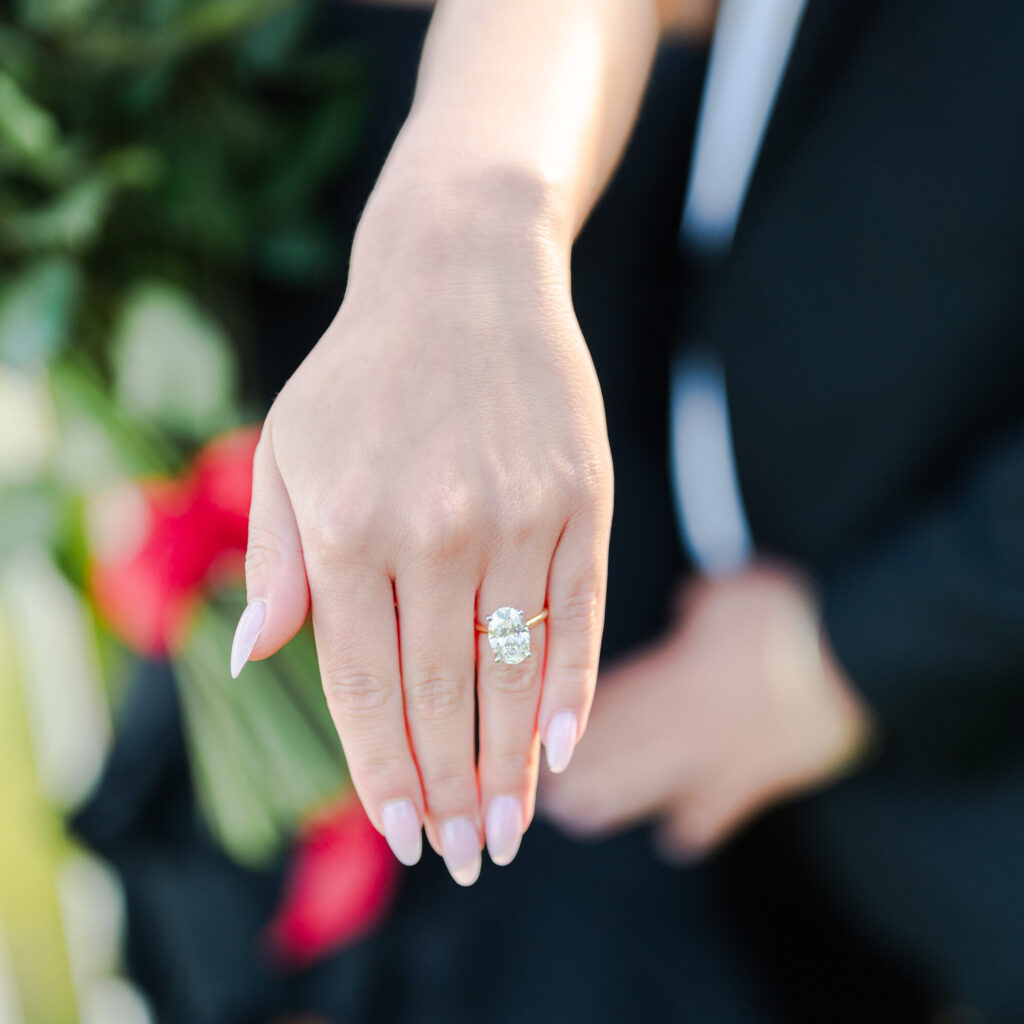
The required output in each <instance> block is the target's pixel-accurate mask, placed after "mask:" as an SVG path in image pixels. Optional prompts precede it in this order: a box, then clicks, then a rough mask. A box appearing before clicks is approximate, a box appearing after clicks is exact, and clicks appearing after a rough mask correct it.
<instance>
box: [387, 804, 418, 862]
mask: <svg viewBox="0 0 1024 1024" xmlns="http://www.w3.org/2000/svg"><path fill="white" fill-rule="evenodd" d="M380 820H381V824H382V825H383V826H384V838H385V839H386V840H387V841H388V846H390V847H391V852H392V853H393V854H394V855H395V856H396V857H397V858H398V859H399V860H400V861H401V862H402V863H403V864H404V865H405V866H406V867H412V865H413V864H415V863H417V862H418V861H419V859H420V854H422V853H423V827H422V825H421V824H420V817H419V815H418V814H417V813H416V808H415V807H414V806H413V803H412V801H411V800H404V799H403V800H390V801H388V803H386V804H385V805H384V806H383V807H382V808H381V809H380Z"/></svg>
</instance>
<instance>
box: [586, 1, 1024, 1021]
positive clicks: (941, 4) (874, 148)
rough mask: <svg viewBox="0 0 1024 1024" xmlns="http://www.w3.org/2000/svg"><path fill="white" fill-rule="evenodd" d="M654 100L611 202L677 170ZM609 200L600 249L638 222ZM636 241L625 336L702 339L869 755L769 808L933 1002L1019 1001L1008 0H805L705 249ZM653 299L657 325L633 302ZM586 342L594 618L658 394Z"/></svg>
mask: <svg viewBox="0 0 1024 1024" xmlns="http://www.w3.org/2000/svg"><path fill="white" fill-rule="evenodd" d="M665 77H666V75H665V72H664V71H663V72H662V78H661V79H660V80H658V79H656V81H655V83H654V88H655V90H658V89H660V88H664V87H665V86H664V83H665ZM652 100H653V105H654V107H655V108H656V110H655V112H654V113H653V114H652V115H651V116H652V117H654V118H655V119H656V118H657V117H658V116H664V115H663V114H659V111H663V109H664V105H667V103H668V100H667V99H659V98H658V97H657V96H654V97H652ZM670 123H671V122H670V119H668V118H666V123H664V124H662V125H661V126H660V127H661V132H662V134H660V135H658V136H656V137H657V138H660V139H661V141H662V145H663V146H664V149H663V152H662V156H663V157H664V158H665V160H664V163H663V165H662V167H661V169H660V170H653V169H651V168H652V167H653V160H654V158H655V152H656V147H657V143H656V142H655V141H654V139H655V136H654V133H652V132H650V131H648V135H647V136H645V135H644V130H645V129H644V125H643V124H642V125H641V127H640V132H639V134H638V138H637V140H636V146H637V147H638V148H641V149H642V148H643V147H647V151H648V155H647V157H646V160H647V161H648V163H647V164H645V166H647V167H648V169H647V170H646V171H645V172H640V171H631V170H630V165H629V163H627V167H626V171H627V173H634V174H635V175H638V174H641V173H646V174H647V175H649V176H650V179H649V180H645V181H644V187H643V188H642V189H637V188H636V187H635V185H636V181H634V188H633V189H632V193H631V195H632V206H631V210H632V212H633V213H635V214H636V216H637V217H638V218H639V219H642V218H643V217H644V216H647V215H651V216H654V213H653V210H654V208H655V206H656V204H658V203H661V204H663V209H668V208H669V192H670V190H671V187H672V185H671V178H672V176H680V175H681V176H685V168H686V160H687V159H688V138H689V136H688V133H687V132H685V131H683V132H680V135H682V136H683V137H684V139H686V140H687V142H686V143H685V144H684V145H683V146H682V149H683V152H682V154H680V153H679V152H678V149H679V145H678V143H677V141H676V140H674V139H673V138H672V136H671V135H669V134H665V128H666V125H667V124H670ZM665 140H668V143H667V144H666V143H665ZM630 159H631V160H638V159H639V158H638V155H637V154H636V153H633V154H631V156H630ZM666 172H667V174H668V175H669V177H666V178H661V177H659V176H658V175H659V174H661V173H666ZM620 184H621V183H619V184H617V186H616V187H619V185H620ZM677 189H681V186H677ZM674 198H675V201H676V202H677V203H678V202H679V200H680V198H681V191H677V193H676V195H675V197H674ZM611 203H620V204H622V205H623V206H625V203H626V196H625V194H624V193H616V192H615V191H614V189H613V193H612V194H611V195H610V196H609V204H611ZM602 215H603V216H611V215H610V214H608V213H607V211H605V210H602V211H599V216H602ZM675 217H676V219H674V220H672V221H671V227H673V228H674V226H675V225H676V224H678V219H677V217H678V207H677V208H676V213H675ZM670 219H671V218H670ZM627 221H628V217H627V215H624V214H620V215H619V220H618V222H617V225H616V228H617V230H618V231H619V232H620V235H621V237H622V238H623V239H624V240H625V244H626V245H631V244H635V245H640V244H647V242H648V241H649V239H647V238H645V237H643V233H642V232H638V234H637V238H636V239H635V240H634V239H633V238H631V236H630V234H629V232H630V231H633V232H637V231H638V229H636V228H635V227H630V226H629V224H628V222H627ZM606 227H607V226H606ZM594 228H595V231H596V230H602V229H603V228H602V226H601V225H600V224H595V225H594ZM608 230H609V231H610V230H611V229H610V228H608ZM657 230H658V229H656V228H654V227H652V228H651V229H650V233H651V235H652V236H654V235H655V234H656V232H657ZM657 237H659V238H660V239H661V241H660V242H659V243H658V245H656V246H648V249H647V251H646V252H645V253H643V254H642V253H640V252H639V251H637V252H636V253H634V252H633V251H629V252H627V253H626V254H622V253H620V254H619V257H620V262H622V263H624V264H625V265H626V267H627V269H626V273H627V276H635V277H637V278H638V279H637V280H636V281H635V282H633V283H632V284H631V285H630V287H631V288H632V293H633V294H634V295H638V296H640V298H639V299H635V300H634V301H635V302H636V310H634V313H635V315H636V320H635V321H634V322H635V323H637V324H639V325H640V327H639V329H638V330H637V331H636V332H635V333H633V335H632V336H633V337H634V338H635V339H636V341H635V342H634V344H635V345H637V344H639V343H640V339H641V338H644V337H645V335H644V334H643V333H642V332H644V331H650V332H651V336H653V337H655V338H661V339H662V340H661V341H660V345H661V346H662V347H665V348H667V347H668V346H670V345H672V344H685V343H686V340H687V339H689V338H699V339H700V340H701V342H702V343H704V344H710V345H711V346H712V347H713V348H715V349H716V350H717V352H718V354H719V355H720V357H721V359H722V362H723V364H724V366H725V373H726V383H727V389H728V397H729V408H730V416H731V423H732V430H733V440H734V446H735V455H736V460H737V468H738V475H739V481H740V487H741V490H742V495H743V499H744V503H745V507H746V511H747V514H748V518H749V521H750V524H751V528H752V532H753V535H754V539H755V542H756V544H757V546H758V548H759V549H760V550H761V551H763V552H767V553H771V554H776V555H780V556H782V557H784V558H787V559H789V560H791V561H794V562H796V563H798V564H799V565H801V566H803V567H805V568H806V569H808V570H810V571H811V572H812V573H813V574H814V575H815V576H816V578H817V579H818V581H819V583H820V586H821V588H822V594H823V600H824V615H825V624H826V627H827V630H828V633H829V636H830V638H831V641H832V643H833V645H834V647H835V649H836V651H837V653H838V656H839V658H840V660H841V662H842V663H843V665H844V666H845V668H846V670H847V672H848V674H849V675H850V677H851V678H852V680H853V681H854V682H855V684H856V685H857V687H858V688H859V689H860V690H861V691H862V692H863V693H864V694H865V696H866V697H867V699H868V700H869V702H870V703H871V705H872V706H873V708H874V709H875V711H876V713H877V715H878V718H879V721H880V725H881V732H882V737H883V744H882V748H881V754H880V757H879V759H878V761H877V763H875V764H874V765H873V767H871V768H870V769H869V770H867V771H865V772H863V773H862V774H861V775H860V776H859V777H857V778H856V779H853V780H850V781H849V782H848V783H847V784H845V785H843V786H841V787H838V788H837V789H834V790H833V791H831V792H830V793H828V794H826V795H823V796H822V797H820V798H819V799H816V800H812V801H807V802H804V803H803V804H801V805H800V806H798V807H796V808H793V809H792V810H791V811H790V812H789V813H787V814H783V815H779V816H778V821H779V828H782V827H783V826H782V824H781V822H783V821H784V822H785V826H784V827H785V828H786V830H787V831H788V833H789V834H790V836H798V837H799V839H798V845H799V846H800V847H801V849H803V850H804V851H805V853H806V856H807V860H808V862H813V863H814V864H815V865H816V868H815V870H818V871H820V872H821V873H822V877H824V878H825V879H826V886H827V888H828V889H829V890H830V891H831V892H832V893H834V894H836V896H837V898H838V900H839V902H840V904H842V905H843V913H844V915H846V916H847V918H848V919H850V920H854V921H856V922H857V924H858V927H861V926H862V927H864V928H865V929H867V930H868V932H869V933H870V934H871V935H873V936H874V937H875V940H874V941H876V942H877V943H880V944H881V945H884V946H885V947H886V948H888V949H891V950H895V951H897V953H898V955H899V956H900V957H902V958H904V960H905V962H907V963H913V964H915V965H917V966H918V967H919V968H920V969H921V972H922V976H923V977H924V978H926V979H927V984H928V985H930V986H932V987H933V988H934V989H935V990H936V991H937V992H939V993H941V994H942V996H943V997H945V998H948V999H950V1000H960V1001H963V1002H966V1003H971V1004H974V1005H977V1006H979V1007H981V1008H982V1009H983V1010H985V1011H986V1013H988V1014H989V1015H990V1017H991V1019H993V1020H996V1019H998V1020H1008V1021H1009V1020H1024V868H1022V867H1021V865H1022V864H1024V7H1022V6H1021V5H1020V4H1019V3H1012V2H1001V3H996V2H985V3H965V2H958V0H857V2H853V0H809V3H808V6H807V10H806V13H805V16H804V20H803V23H802V25H801V27H800V30H799V34H798V37H797V40H796V43H795V47H794V51H793V54H792V58H791V61H790V64H789V66H788V68H787V70H786V73H785V77H784V80H783V83H782V86H781V89H780V93H779V96H778V100H777V104H776V108H775V111H774V114H773V117H772V120H771V122H770V125H769V127H768V131H767V135H766V138H765V143H764V147H763V150H762V153H761V156H760V159H759V161H758V164H757V167H756V169H755V172H754V177H753V179H752V184H751V188H750V192H749V194H748V197H747V201H746V203H745V206H744V209H743V211H742V214H741V217H740V221H739V224H738V229H737V233H736V237H735V241H734V244H733V246H732V248H731V251H730V252H729V253H728V254H727V255H726V256H725V257H724V258H723V259H721V260H720V261H718V262H717V263H715V264H713V265H701V266H698V265H694V264H693V263H692V262H687V261H684V262H683V265H682V266H681V268H680V269H679V270H678V272H677V274H676V276H675V278H674V279H672V280H671V281H669V280H666V279H665V277H664V275H661V274H659V271H658V270H657V269H656V267H653V266H647V261H648V260H649V259H651V258H652V257H651V256H650V255H649V254H650V252H652V251H656V250H657V249H659V248H664V247H666V246H668V245H671V244H672V241H671V239H670V236H669V234H668V233H667V230H666V233H665V234H664V235H663V236H657ZM583 241H584V243H587V242H588V241H589V242H592V241H593V239H592V238H591V239H586V238H585V239H584V240H583ZM581 255H584V254H582V253H581ZM623 255H625V259H623V258H622V257H623ZM584 259H585V261H590V260H592V259H593V258H592V257H591V256H589V255H585V256H584ZM594 262H595V263H599V266H598V267H597V268H596V273H597V274H598V276H600V275H602V274H604V275H610V274H612V273H614V269H613V267H614V263H613V262H612V260H611V259H610V258H609V257H608V256H603V257H602V258H601V260H600V261H598V260H596V259H595V260H594ZM637 264H639V266H637ZM581 269H582V270H583V271H584V272H586V273H594V272H595V268H591V267H589V266H588V265H587V262H585V264H584V267H583V268H581ZM644 274H647V275H648V278H649V279H648V281H647V282H646V283H645V282H644V281H641V280H639V278H640V277H641V276H642V275H644ZM580 292H581V295H580V298H581V300H582V301H581V302H580V303H579V304H578V312H579V313H580V318H581V323H582V324H583V327H584V333H585V334H586V335H587V337H588V339H589V340H591V341H592V343H593V342H594V341H595V340H597V339H600V338H601V337H602V336H603V335H604V334H606V333H607V328H606V327H605V326H604V325H605V324H606V323H607V322H608V321H609V319H611V320H612V322H614V323H617V324H620V327H621V330H622V332H623V334H624V335H625V336H626V337H629V336H630V334H629V331H628V329H627V328H626V327H625V324H626V323H627V322H629V321H630V320H631V317H632V314H631V313H630V312H629V311H628V310H626V311H621V312H620V313H619V315H617V316H613V315H611V313H610V310H609V307H610V305H611V304H612V303H613V302H614V301H615V300H614V299H613V298H611V297H609V296H607V295H604V296H598V297H596V298H595V297H594V296H592V295H590V294H589V292H588V286H587V285H585V284H581V285H580ZM584 293H587V294H584ZM673 301H674V302H675V303H676V305H677V307H678V309H679V321H678V323H677V325H676V326H675V328H674V330H673V332H672V334H671V336H670V337H669V338H667V339H665V337H664V333H663V332H662V333H661V334H659V332H658V328H657V325H656V324H654V325H650V324H645V322H644V321H645V317H646V319H647V320H648V321H650V320H651V319H652V314H651V313H650V312H645V311H646V310H649V309H651V308H654V309H657V308H660V304H661V303H664V302H673ZM591 304H593V305H594V306H595V307H597V306H600V307H602V308H601V310H600V312H597V311H596V309H595V312H594V313H593V314H591V312H590V310H589V306H590V305H591ZM641 310H643V311H641ZM609 347H611V342H609ZM634 351H636V350H635V348H634ZM596 355H597V358H598V361H599V371H601V370H604V372H603V373H602V380H603V381H604V380H608V381H609V382H613V383H614V384H615V385H616V387H615V388H613V390H614V391H615V394H613V395H612V397H611V398H610V400H609V419H610V424H611V434H612V438H613V444H614V445H615V446H616V447H617V448H618V451H617V452H616V469H617V474H618V481H619V484H618V492H617V499H616V500H617V516H618V517H619V518H618V520H617V523H616V527H615V530H616V536H615V538H614V539H613V563H612V577H611V581H610V582H611V588H612V590H611V594H612V598H611V601H612V603H611V604H610V606H609V616H610V624H611V628H612V630H613V634H612V635H613V636H614V630H615V628H616V627H615V625H614V622H615V616H622V617H623V619H624V620H627V619H628V615H629V611H628V607H627V602H628V601H629V600H633V599H635V594H636V592H638V591H639V587H640V585H641V584H640V583H639V580H638V581H637V582H636V584H635V585H634V586H635V588H636V589H635V590H633V591H632V592H631V593H630V594H629V595H628V596H627V595H626V594H624V593H619V592H617V579H618V576H617V574H618V573H619V572H620V568H619V567H620V566H622V565H623V564H626V563H628V561H629V558H630V555H631V551H635V550H636V546H637V544H639V545H640V550H643V548H644V547H646V545H648V544H649V543H650V541H649V540H648V538H649V536H650V534H651V532H652V528H651V521H652V518H653V516H652V511H651V509H652V507H654V503H653V502H651V501H650V500H648V501H647V504H646V505H643V504H642V503H634V502H633V501H631V499H630V498H629V496H628V495H624V494H623V489H624V486H625V487H628V486H629V485H630V483H631V478H632V475H633V471H632V470H631V469H630V468H626V469H625V471H623V462H624V460H625V461H629V460H638V461H639V462H641V463H642V462H644V461H646V460H649V459H650V457H651V456H650V454H649V452H650V450H651V448H652V446H654V445H656V444H657V443H658V442H657V438H658V437H660V436H661V434H662V432H663V430H664V428H665V424H664V422H663V420H662V417H661V415H660V414H653V413H652V411H651V410H652V408H655V407H656V406H657V403H658V402H660V403H661V404H662V405H663V404H664V401H665V398H664V387H663V386H661V388H660V390H661V394H660V395H659V393H658V392H659V383H658V382H657V381H656V380H655V379H654V378H653V377H650V376H646V377H644V379H643V380H642V381H639V382H638V385H637V387H636V388H635V393H634V394H633V395H632V396H627V395H622V394H619V393H618V382H619V381H620V380H621V378H622V375H623V374H627V375H628V373H629V371H628V369H627V368H625V367H623V366H622V365H620V362H619V360H621V358H622V357H621V356H620V355H618V354H615V353H612V354H605V353H603V352H600V351H598V352H597V354H596ZM658 358H659V359H660V358H662V356H661V355H659V357H658ZM633 372H634V373H640V372H641V371H637V370H634V371H633ZM660 372H661V373H662V375H664V372H665V370H664V364H663V363H662V364H661V370H660ZM662 379H663V378H662ZM606 390H607V389H606ZM634 438H636V439H637V440H636V442H635V443H634V440H633V439H634ZM657 457H659V458H661V457H663V452H659V454H658V456H657ZM649 497H650V496H649V495H648V498H649ZM663 506H664V500H663V501H662V507H663ZM661 543H664V541H663V540H662V541H661ZM660 571H661V570H660V569H658V568H652V567H651V566H650V565H648V566H647V567H646V568H645V569H640V568H638V567H635V566H631V567H630V568H629V569H627V572H628V573H631V574H633V575H636V576H639V575H641V574H642V573H646V574H647V577H648V579H649V580H657V579H659V578H660V577H659V573H660ZM763 831H764V834H765V835H766V834H767V831H768V830H767V829H766V830H763ZM762 838H764V836H762ZM765 884H771V883H770V882H769V881H768V880H767V879H766V881H765ZM781 909H784V908H781ZM985 1019H990V1018H989V1017H986V1018H985Z"/></svg>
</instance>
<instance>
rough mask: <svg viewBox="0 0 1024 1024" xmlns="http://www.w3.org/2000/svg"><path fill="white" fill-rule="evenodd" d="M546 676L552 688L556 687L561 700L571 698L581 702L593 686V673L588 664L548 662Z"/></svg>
mask: <svg viewBox="0 0 1024 1024" xmlns="http://www.w3.org/2000/svg"><path fill="white" fill-rule="evenodd" d="M547 678H548V680H549V681H550V685H551V687H552V688H554V687H557V689H558V694H559V696H560V697H561V698H562V700H563V702H564V701H565V700H570V699H572V700H578V701H580V702H581V703H582V702H583V701H584V700H585V699H586V696H585V695H586V694H589V693H590V692H591V691H592V690H593V688H594V678H595V673H594V670H593V669H592V668H590V667H589V666H587V667H584V666H581V665H574V664H569V665H551V664H549V665H548V675H547ZM574 695H575V696H574ZM570 706H571V705H570Z"/></svg>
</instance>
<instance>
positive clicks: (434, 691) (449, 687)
mask: <svg viewBox="0 0 1024 1024" xmlns="http://www.w3.org/2000/svg"><path fill="white" fill-rule="evenodd" d="M467 689H468V688H467V687H466V686H464V685H463V684H462V683H460V682H459V681H457V680H456V679H454V678H452V677H445V676H439V675H428V676H424V677H422V678H420V679H414V680H412V681H411V682H408V683H406V685H405V702H406V707H407V709H408V711H409V713H410V714H413V715H415V716H416V717H418V718H422V719H425V720H426V721H432V720H436V719H442V718H447V717H448V716H450V715H452V714H453V713H454V712H456V711H458V710H459V708H461V706H462V702H463V700H465V696H466V692H467Z"/></svg>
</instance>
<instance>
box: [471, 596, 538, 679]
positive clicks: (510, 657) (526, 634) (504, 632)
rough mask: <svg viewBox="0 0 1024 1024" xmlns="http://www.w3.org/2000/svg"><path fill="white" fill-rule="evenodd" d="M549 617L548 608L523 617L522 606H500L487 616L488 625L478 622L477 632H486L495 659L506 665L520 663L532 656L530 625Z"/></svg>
mask: <svg viewBox="0 0 1024 1024" xmlns="http://www.w3.org/2000/svg"><path fill="white" fill-rule="evenodd" d="M547 617H548V609H547V608H545V609H544V611H542V612H539V613H538V614H537V615H534V616H533V618H532V619H526V618H524V617H523V610H522V609H521V608H519V609H516V608H499V609H498V610H497V611H496V612H493V613H492V614H491V615H488V616H487V625H486V626H484V625H481V624H480V623H479V622H478V623H476V628H477V632H479V633H486V634H487V640H488V642H489V643H490V645H491V650H492V651H493V652H494V660H495V661H496V662H503V663H504V664H506V665H518V664H519V663H520V662H521V661H525V660H526V659H527V658H528V657H529V656H530V653H531V652H530V627H531V626H536V625H537V624H538V623H541V622H543V621H544V620H545V619H546V618H547Z"/></svg>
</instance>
